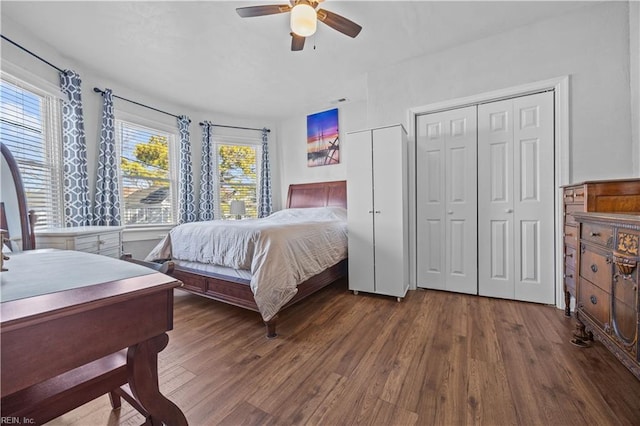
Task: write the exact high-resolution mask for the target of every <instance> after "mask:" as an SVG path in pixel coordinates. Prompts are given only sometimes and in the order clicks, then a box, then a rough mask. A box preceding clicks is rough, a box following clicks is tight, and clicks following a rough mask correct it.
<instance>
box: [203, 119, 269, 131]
mask: <svg viewBox="0 0 640 426" xmlns="http://www.w3.org/2000/svg"><path fill="white" fill-rule="evenodd" d="M199 124H200V125H201V126H203V125H204V123H203V122H202V121H201V122H200V123H199ZM210 126H213V127H226V128H227V129H240V130H257V131H258V132H261V131H263V130H266V131H267V133H271V129H267V128H264V129H256V128H254V127H239V126H227V125H225V124H210Z"/></svg>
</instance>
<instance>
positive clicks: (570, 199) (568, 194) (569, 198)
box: [563, 188, 574, 204]
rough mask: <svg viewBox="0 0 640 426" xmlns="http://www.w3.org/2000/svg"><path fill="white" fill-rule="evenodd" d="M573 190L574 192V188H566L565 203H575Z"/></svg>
mask: <svg viewBox="0 0 640 426" xmlns="http://www.w3.org/2000/svg"><path fill="white" fill-rule="evenodd" d="M573 192H574V188H565V189H564V194H563V198H564V203H565V204H573Z"/></svg>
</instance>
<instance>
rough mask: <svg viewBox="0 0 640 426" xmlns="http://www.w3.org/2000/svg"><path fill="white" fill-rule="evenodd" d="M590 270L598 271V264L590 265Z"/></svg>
mask: <svg viewBox="0 0 640 426" xmlns="http://www.w3.org/2000/svg"><path fill="white" fill-rule="evenodd" d="M591 270H592V271H593V272H594V273H595V272H598V265H596V264H595V263H594V264H593V265H591Z"/></svg>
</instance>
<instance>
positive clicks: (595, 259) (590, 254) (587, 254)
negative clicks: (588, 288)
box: [580, 244, 613, 293]
mask: <svg viewBox="0 0 640 426" xmlns="http://www.w3.org/2000/svg"><path fill="white" fill-rule="evenodd" d="M582 246H583V248H584V250H583V251H582V254H581V259H580V277H581V278H586V279H587V280H589V281H591V282H592V283H596V284H597V285H598V286H599V287H600V288H601V289H602V290H603V291H606V292H607V293H611V279H612V277H613V264H612V262H611V258H610V257H609V256H607V255H606V253H600V252H598V251H595V250H594V249H593V248H591V247H589V246H585V245H584V244H583V245H582Z"/></svg>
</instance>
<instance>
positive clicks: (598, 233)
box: [580, 223, 613, 248]
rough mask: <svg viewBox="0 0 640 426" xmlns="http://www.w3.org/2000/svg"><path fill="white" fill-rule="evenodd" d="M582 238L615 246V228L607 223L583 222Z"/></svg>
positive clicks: (603, 244) (606, 245) (607, 245)
mask: <svg viewBox="0 0 640 426" xmlns="http://www.w3.org/2000/svg"><path fill="white" fill-rule="evenodd" d="M580 238H582V239H583V240H585V241H591V242H594V243H596V244H600V245H602V246H605V247H609V248H611V247H612V246H613V229H612V228H611V227H610V226H606V225H597V224H595V223H583V224H582V230H581V232H580Z"/></svg>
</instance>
